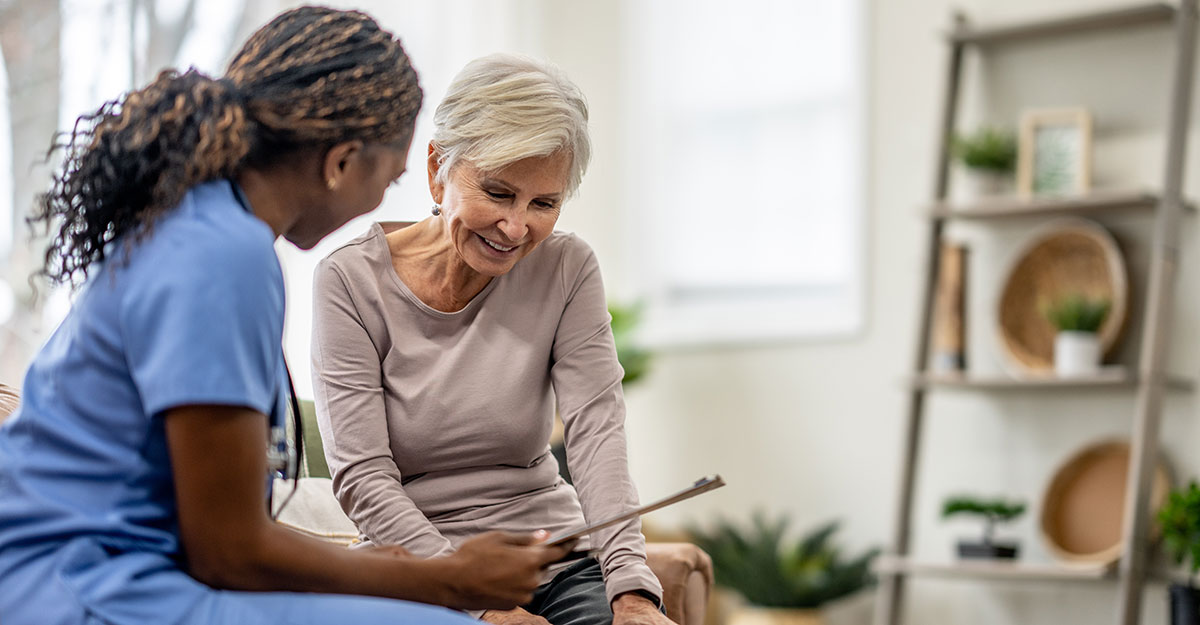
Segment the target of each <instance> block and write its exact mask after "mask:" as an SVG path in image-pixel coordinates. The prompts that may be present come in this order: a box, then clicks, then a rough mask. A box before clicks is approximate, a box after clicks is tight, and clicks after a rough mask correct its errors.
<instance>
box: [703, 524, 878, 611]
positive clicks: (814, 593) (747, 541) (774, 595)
mask: <svg viewBox="0 0 1200 625" xmlns="http://www.w3.org/2000/svg"><path fill="white" fill-rule="evenodd" d="M839 527H840V524H839V523H838V522H837V521H831V522H829V523H826V524H824V525H822V526H820V527H818V528H816V529H814V530H812V531H811V532H809V533H808V534H807V535H805V536H802V537H801V538H799V539H798V540H796V541H795V542H789V541H787V540H786V539H785V535H786V534H787V528H788V519H787V517H779V518H777V519H773V520H768V519H767V518H766V516H765V515H763V514H762V513H757V514H755V515H754V517H753V519H752V522H751V525H750V526H749V527H746V528H743V527H738V526H735V525H733V524H731V523H729V522H728V521H725V520H720V521H719V522H718V523H717V524H716V525H714V526H713V528H712V529H711V530H709V531H704V530H699V529H697V528H695V527H692V528H689V529H688V533H689V534H690V535H691V537H692V540H693V542H695V543H696V545H698V546H699V547H700V548H702V549H704V550H705V551H706V552H708V554H709V555H710V556H711V557H712V561H713V571H714V574H715V577H716V583H717V585H718V586H721V587H724V588H726V589H729V590H732V591H735V592H737V593H738V594H740V595H741V596H742V597H744V598H745V600H746V602H747V603H748V604H750V605H748V606H746V607H743V608H740V609H738V610H735V611H734V612H733V613H732V614H731V615H730V618H729V619H728V621H727V622H728V625H749V624H750V623H756V624H764V623H775V624H781V625H782V624H785V623H786V624H788V625H799V624H801V623H803V624H806V625H807V624H817V623H820V622H821V617H820V612H819V611H818V608H820V607H821V606H822V605H824V604H826V603H828V602H830V601H833V600H835V599H839V598H842V597H846V596H848V595H851V594H853V593H855V592H858V591H859V590H862V589H864V588H866V587H868V586H870V585H871V584H873V583H874V578H873V576H872V575H871V561H872V560H873V559H874V558H875V556H876V555H878V553H879V550H878V549H871V550H868V551H866V552H865V553H862V554H860V555H858V556H856V557H853V558H844V557H843V552H842V551H841V550H840V549H839V548H837V547H836V546H835V545H834V544H833V536H834V534H835V533H836V532H837V531H838V528H839Z"/></svg>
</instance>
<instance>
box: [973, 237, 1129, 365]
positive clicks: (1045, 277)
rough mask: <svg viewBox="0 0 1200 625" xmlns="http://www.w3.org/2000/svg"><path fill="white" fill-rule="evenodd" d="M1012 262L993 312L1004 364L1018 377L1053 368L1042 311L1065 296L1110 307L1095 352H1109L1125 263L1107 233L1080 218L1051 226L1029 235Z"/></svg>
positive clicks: (1050, 330) (1050, 332)
mask: <svg viewBox="0 0 1200 625" xmlns="http://www.w3.org/2000/svg"><path fill="white" fill-rule="evenodd" d="M1013 258H1014V260H1013V261H1012V263H1011V264H1010V265H1009V270H1008V274H1007V276H1008V277H1007V278H1006V279H1005V281H1004V286H1003V288H1002V289H1001V290H1000V296H999V299H998V303H997V308H998V310H997V313H996V320H997V326H998V328H997V329H998V331H999V334H1000V344H1001V347H1002V348H1003V349H1002V350H1001V351H1003V352H1004V353H1005V355H1006V356H1007V360H1008V363H1009V364H1010V365H1012V366H1013V367H1015V368H1016V369H1017V370H1018V371H1019V372H1023V373H1031V372H1032V373H1048V372H1050V371H1052V370H1053V369H1054V335H1055V333H1056V330H1055V328H1054V326H1052V325H1050V322H1049V321H1047V320H1046V317H1045V315H1044V314H1043V308H1044V306H1045V304H1046V303H1047V302H1054V301H1056V300H1058V299H1059V298H1062V297H1064V296H1068V295H1071V294H1080V295H1084V296H1085V297H1089V298H1105V299H1108V300H1109V301H1110V302H1111V303H1112V307H1111V308H1110V310H1109V313H1108V318H1107V319H1105V321H1104V324H1103V326H1101V328H1100V348H1101V350H1102V351H1103V352H1104V353H1105V354H1108V353H1109V352H1111V351H1112V349H1113V347H1115V346H1116V344H1117V341H1118V339H1119V338H1120V336H1121V331H1122V330H1123V329H1124V326H1125V316H1126V310H1127V307H1128V298H1129V293H1128V284H1127V281H1126V274H1125V260H1124V258H1123V257H1122V256H1121V250H1120V248H1118V247H1117V243H1116V241H1115V240H1113V238H1112V235H1110V234H1109V233H1108V231H1107V230H1105V229H1104V228H1103V227H1102V226H1101V225H1100V224H1097V223H1095V222H1092V221H1088V220H1086V219H1064V220H1060V221H1055V222H1053V223H1051V224H1049V225H1047V226H1046V227H1045V228H1042V229H1040V230H1038V231H1036V232H1034V233H1033V234H1032V235H1030V237H1029V238H1028V239H1026V240H1025V241H1024V242H1023V243H1022V245H1021V246H1020V247H1019V249H1018V251H1017V253H1016V254H1015V255H1014V257H1013Z"/></svg>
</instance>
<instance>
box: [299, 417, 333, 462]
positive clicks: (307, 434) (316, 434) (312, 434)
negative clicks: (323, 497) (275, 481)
mask: <svg viewBox="0 0 1200 625" xmlns="http://www.w3.org/2000/svg"><path fill="white" fill-rule="evenodd" d="M300 421H301V423H302V424H303V427H304V457H303V458H302V459H301V460H302V461H303V462H304V468H305V469H306V470H307V473H306V475H307V476H308V477H329V464H328V463H326V462H325V447H324V445H323V444H322V443H321V431H320V430H319V429H317V407H316V405H314V404H313V402H312V400H310V399H302V400H300Z"/></svg>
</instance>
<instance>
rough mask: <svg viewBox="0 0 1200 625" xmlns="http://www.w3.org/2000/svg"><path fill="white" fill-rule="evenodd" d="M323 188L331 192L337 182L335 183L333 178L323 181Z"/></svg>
mask: <svg viewBox="0 0 1200 625" xmlns="http://www.w3.org/2000/svg"><path fill="white" fill-rule="evenodd" d="M325 186H327V187H329V190H330V191H333V190H334V189H335V188H337V181H335V180H334V179H333V178H330V179H329V180H326V181H325Z"/></svg>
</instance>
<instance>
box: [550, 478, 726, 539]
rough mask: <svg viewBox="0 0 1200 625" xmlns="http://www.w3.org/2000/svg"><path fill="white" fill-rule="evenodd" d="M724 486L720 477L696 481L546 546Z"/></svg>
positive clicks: (567, 533) (555, 537) (570, 533)
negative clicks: (671, 493) (675, 491)
mask: <svg viewBox="0 0 1200 625" xmlns="http://www.w3.org/2000/svg"><path fill="white" fill-rule="evenodd" d="M724 485H725V480H723V479H721V476H720V475H713V476H709V477H703V478H700V479H698V480H696V483H694V484H692V485H691V486H689V487H687V488H685V489H683V490H681V491H679V492H677V493H675V494H673V495H668V496H666V497H664V498H662V499H659V500H658V501H652V502H650V503H648V504H645V505H643V506H640V507H637V508H634V509H633V510H629V511H628V512H623V513H621V514H618V515H616V516H614V517H610V518H607V519H604V520H603V521H599V522H596V523H590V524H588V525H587V526H585V527H581V528H578V529H574V530H569V531H568V532H566V533H563V534H559V535H557V536H554V537H553V538H551V539H550V540H547V541H546V542H545V543H544V544H546V545H550V546H554V545H559V544H562V543H565V542H569V541H572V540H576V539H578V538H582V537H584V536H587V535H588V534H591V533H592V532H595V531H597V530H602V529H604V528H606V527H612V526H614V525H617V524H618V523H623V522H626V521H629V520H631V519H634V518H637V517H639V516H641V515H643V514H646V513H647V512H653V511H654V510H658V509H659V508H665V507H667V506H669V505H671V504H675V503H679V502H681V501H683V500H685V499H691V498H692V497H695V496H696V495H699V494H702V493H707V492H708V491H710V490H715V489H718V488H720V487H722V486H724Z"/></svg>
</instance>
